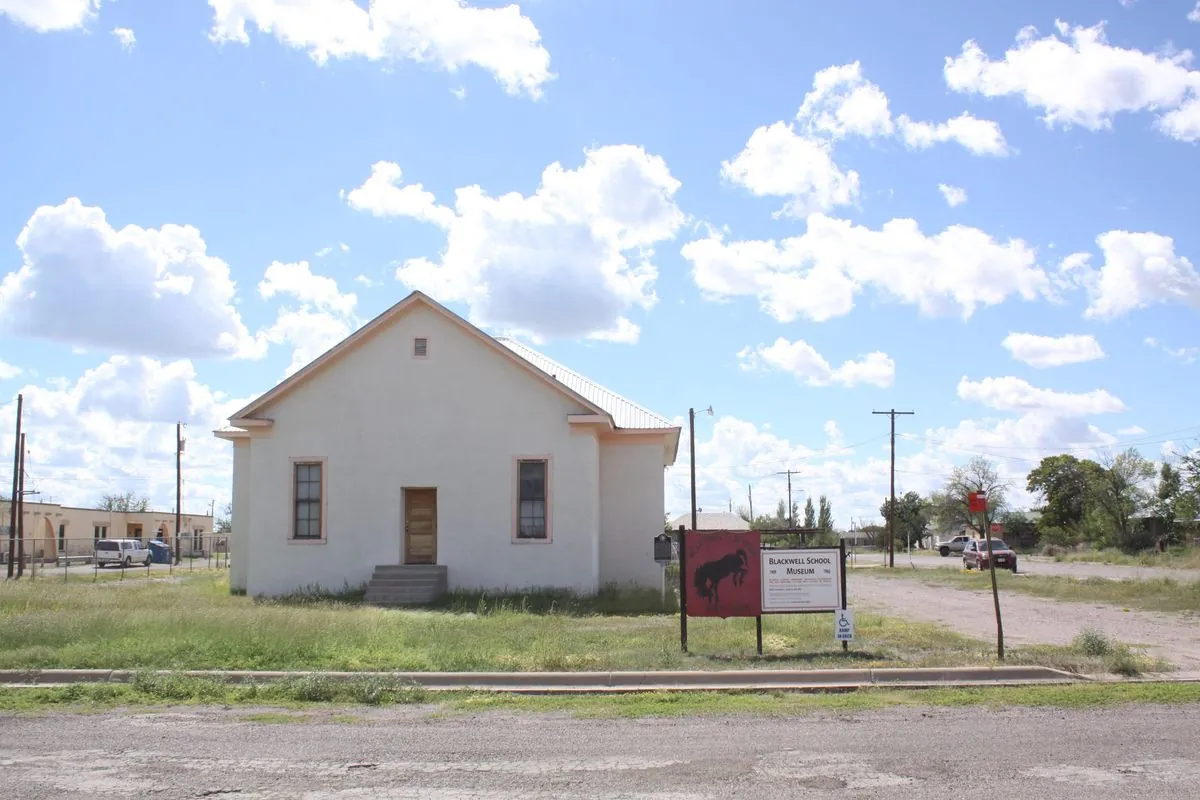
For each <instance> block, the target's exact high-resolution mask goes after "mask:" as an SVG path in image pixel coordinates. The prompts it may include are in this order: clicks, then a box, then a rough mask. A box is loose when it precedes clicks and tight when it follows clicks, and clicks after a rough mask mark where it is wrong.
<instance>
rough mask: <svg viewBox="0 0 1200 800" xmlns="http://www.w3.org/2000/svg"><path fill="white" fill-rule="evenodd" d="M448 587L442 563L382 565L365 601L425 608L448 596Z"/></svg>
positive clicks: (371, 582) (374, 576) (378, 604)
mask: <svg viewBox="0 0 1200 800" xmlns="http://www.w3.org/2000/svg"><path fill="white" fill-rule="evenodd" d="M447 585H448V578H447V569H446V567H445V566H444V565H441V564H379V565H377V566H376V567H375V572H374V574H373V575H372V576H371V581H370V583H368V584H367V593H366V597H365V598H364V599H365V601H366V602H367V603H370V604H371V605H377V606H412V605H422V604H425V603H431V602H433V601H434V600H436V599H437V598H439V597H441V596H442V595H443V594H445V593H446V587H447Z"/></svg>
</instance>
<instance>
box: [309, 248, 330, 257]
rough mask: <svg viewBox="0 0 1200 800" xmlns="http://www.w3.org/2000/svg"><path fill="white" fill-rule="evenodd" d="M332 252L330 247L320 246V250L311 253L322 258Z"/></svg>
mask: <svg viewBox="0 0 1200 800" xmlns="http://www.w3.org/2000/svg"><path fill="white" fill-rule="evenodd" d="M332 252H333V248H332V247H322V248H321V249H320V250H318V251H317V252H315V253H313V255H314V256H316V257H317V258H324V257H325V256H327V255H329V254H330V253H332Z"/></svg>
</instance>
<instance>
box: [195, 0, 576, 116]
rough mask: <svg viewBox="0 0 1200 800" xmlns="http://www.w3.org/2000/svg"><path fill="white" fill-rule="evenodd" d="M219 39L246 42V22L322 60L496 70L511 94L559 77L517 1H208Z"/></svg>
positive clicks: (534, 92)
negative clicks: (477, 3)
mask: <svg viewBox="0 0 1200 800" xmlns="http://www.w3.org/2000/svg"><path fill="white" fill-rule="evenodd" d="M209 5H210V6H212V9H213V24H212V30H211V32H210V33H209V37H210V38H211V39H212V40H213V41H215V42H218V43H220V42H238V43H240V44H249V42H250V37H249V35H248V34H247V31H246V29H247V26H248V25H253V26H255V27H257V28H258V29H259V31H261V32H262V33H265V34H272V35H274V36H275V38H276V39H278V40H279V41H280V42H281V43H283V44H285V45H287V46H289V47H293V48H296V49H298V50H304V51H306V52H307V53H308V54H309V56H310V57H311V58H312V59H313V60H314V61H315V62H316V63H317V64H320V65H324V64H325V63H326V62H328V60H329V59H330V58H334V59H345V58H354V57H359V58H366V59H368V60H371V61H414V62H418V63H426V64H432V65H434V66H436V67H438V68H441V69H443V70H446V71H447V72H451V73H454V72H457V71H458V70H460V69H461V68H463V67H465V66H477V67H481V68H483V69H485V70H487V71H488V72H490V73H492V75H493V76H494V77H495V79H496V80H497V81H498V82H499V83H501V84H502V85H503V86H504V87H505V89H506V90H507V91H508V92H509V93H510V94H518V93H521V92H525V93H527V94H528V95H530V96H531V97H535V98H536V97H540V96H541V94H542V86H543V85H544V84H545V83H546V82H548V81H550V80H551V79H552V78H553V77H554V76H553V74H552V73H551V72H550V53H549V52H547V51H546V48H545V47H543V46H542V42H541V34H540V33H539V32H538V29H537V27H536V26H535V25H534V24H533V22H532V21H531V20H530V19H529V18H528V17H526V16H524V15H523V14H522V13H521V9H520V7H519V6H517V5H515V4H512V5H507V6H503V7H497V8H477V7H474V6H469V5H467V4H466V3H465V0H372V2H371V4H370V6H369V7H368V8H363V7H362V5H361V4H359V3H356V2H355V1H354V0H303V2H295V1H294V0H209Z"/></svg>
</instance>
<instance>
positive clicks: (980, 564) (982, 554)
mask: <svg viewBox="0 0 1200 800" xmlns="http://www.w3.org/2000/svg"><path fill="white" fill-rule="evenodd" d="M992 558H994V559H996V568H997V569H1001V568H1002V569H1011V570H1012V571H1013V572H1016V571H1017V554H1016V553H1014V552H1013V551H1012V548H1011V547H1009V546H1008V545H1007V544H1005V543H1004V541H1003V540H1001V539H992ZM963 567H964V568H965V569H971V568H972V567H974V568H976V569H988V543H987V539H972V540H971V541H970V542H967V546H966V548H965V549H964V550H963Z"/></svg>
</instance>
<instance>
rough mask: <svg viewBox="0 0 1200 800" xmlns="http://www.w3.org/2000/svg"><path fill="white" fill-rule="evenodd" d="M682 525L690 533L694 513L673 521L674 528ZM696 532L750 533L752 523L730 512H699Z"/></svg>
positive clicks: (686, 513) (681, 515) (683, 515)
mask: <svg viewBox="0 0 1200 800" xmlns="http://www.w3.org/2000/svg"><path fill="white" fill-rule="evenodd" d="M680 525H682V526H683V527H684V528H686V529H687V530H689V531H690V530H691V529H692V512H690V511H688V512H685V513H683V514H680V515H679V516H678V517H676V518H675V519H673V520H671V527H672V528H678V527H679V526H680ZM696 530H698V531H748V530H750V523H749V522H746V520H744V519H742V518H741V517H739V516H738V515H737V514H731V513H729V512H728V511H697V512H696Z"/></svg>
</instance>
